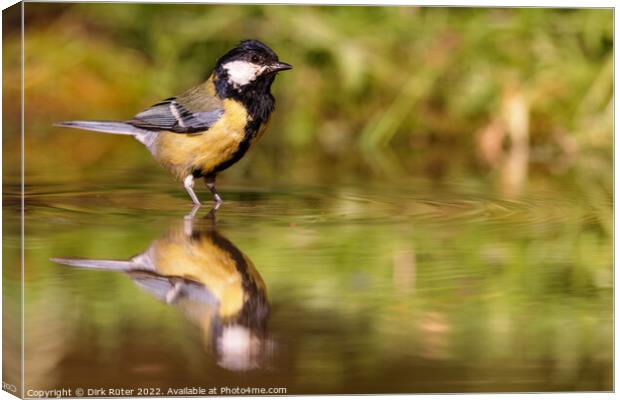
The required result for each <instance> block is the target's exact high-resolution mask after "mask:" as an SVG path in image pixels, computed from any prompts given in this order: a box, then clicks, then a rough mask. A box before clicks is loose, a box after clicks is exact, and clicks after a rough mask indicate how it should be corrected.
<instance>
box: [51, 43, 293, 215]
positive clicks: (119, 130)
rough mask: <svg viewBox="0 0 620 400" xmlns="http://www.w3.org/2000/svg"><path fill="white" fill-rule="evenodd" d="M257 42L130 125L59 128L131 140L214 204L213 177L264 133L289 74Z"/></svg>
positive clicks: (71, 124)
mask: <svg viewBox="0 0 620 400" xmlns="http://www.w3.org/2000/svg"><path fill="white" fill-rule="evenodd" d="M291 68H292V66H291V65H290V64H287V63H284V62H281V61H280V60H279V59H278V56H277V55H276V53H275V52H274V51H273V50H271V49H270V48H269V47H267V46H266V45H265V44H263V43H261V42H259V41H258V40H245V41H242V42H241V43H239V45H237V46H236V47H234V48H233V49H231V50H230V51H228V52H227V53H226V54H224V55H223V56H222V57H221V58H220V59H219V60H217V63H216V65H215V68H214V70H213V72H212V73H211V75H210V76H209V78H208V79H207V80H206V81H205V82H203V83H202V84H200V85H198V86H195V87H193V88H191V89H189V90H187V91H185V92H183V93H182V94H180V95H178V96H175V97H170V98H168V99H166V100H163V101H161V102H159V103H157V104H155V105H153V106H151V107H149V108H147V109H146V110H144V111H142V112H140V113H139V114H137V115H136V116H134V117H133V118H132V119H130V120H127V121H122V122H120V121H66V122H60V123H58V124H56V125H57V126H62V127H69V128H79V129H85V130H90V131H97V132H104V133H113V134H120V135H131V136H133V137H135V138H136V139H137V140H138V141H139V142H141V143H142V144H144V145H145V146H146V147H147V149H148V150H149V151H150V152H151V154H152V156H153V157H154V158H155V159H156V160H157V161H158V162H159V163H160V164H161V165H163V166H164V167H165V168H167V169H168V170H170V171H171V172H172V174H174V176H175V177H176V178H177V179H180V180H182V181H183V184H184V186H185V190H187V192H188V193H189V195H190V197H191V199H192V201H193V202H194V204H196V205H199V204H200V201H199V200H198V197H197V196H196V194H195V193H194V180H195V179H196V178H201V177H202V178H204V179H205V183H206V185H207V188H208V189H209V190H210V191H211V194H212V195H213V198H214V200H215V203H216V204H220V203H221V202H222V198H221V197H220V195H219V194H218V192H217V190H216V188H215V176H216V175H217V173H218V172H220V171H223V170H225V169H226V168H228V167H230V166H231V165H233V164H234V163H236V162H237V161H239V160H240V159H241V158H242V157H243V156H244V155H245V154H246V152H247V151H248V150H249V149H250V148H252V147H253V146H254V144H256V142H257V141H258V140H259V139H260V138H261V137H262V135H263V134H264V133H265V130H266V128H267V125H268V123H269V118H270V116H271V113H272V112H273V110H274V106H275V99H274V97H273V95H272V94H271V84H272V83H273V80H274V79H275V76H276V74H277V73H278V72H279V71H284V70H288V69H291Z"/></svg>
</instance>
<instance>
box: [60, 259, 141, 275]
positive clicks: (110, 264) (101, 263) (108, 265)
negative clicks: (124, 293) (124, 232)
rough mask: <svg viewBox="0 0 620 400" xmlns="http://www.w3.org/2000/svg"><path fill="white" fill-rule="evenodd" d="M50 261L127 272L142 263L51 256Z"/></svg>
mask: <svg viewBox="0 0 620 400" xmlns="http://www.w3.org/2000/svg"><path fill="white" fill-rule="evenodd" d="M50 261H52V262H55V263H58V264H64V265H69V266H71V267H80V268H90V269H104V270H108V271H120V272H127V271H132V270H135V269H139V268H140V265H138V264H136V263H135V262H133V261H122V260H91V259H85V258H56V257H54V258H50Z"/></svg>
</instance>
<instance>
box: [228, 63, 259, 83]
mask: <svg viewBox="0 0 620 400" xmlns="http://www.w3.org/2000/svg"><path fill="white" fill-rule="evenodd" d="M223 68H224V69H225V70H226V71H227V72H228V81H229V82H230V83H232V84H233V85H234V86H235V87H239V86H243V85H247V84H248V83H250V82H252V81H253V80H254V79H256V78H257V77H258V76H259V75H260V74H261V73H262V72H263V70H264V68H265V67H261V66H260V65H256V64H252V63H250V62H247V61H231V62H229V63H226V64H224V66H223Z"/></svg>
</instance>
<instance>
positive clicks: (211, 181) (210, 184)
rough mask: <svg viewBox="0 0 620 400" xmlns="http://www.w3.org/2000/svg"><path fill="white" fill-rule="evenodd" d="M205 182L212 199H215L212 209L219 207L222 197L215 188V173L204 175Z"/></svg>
mask: <svg viewBox="0 0 620 400" xmlns="http://www.w3.org/2000/svg"><path fill="white" fill-rule="evenodd" d="M205 184H206V185H207V189H209V191H210V192H211V194H212V195H213V200H215V207H214V209H215V210H217V209H218V208H219V207H220V204H222V198H221V197H220V194H219V193H218V192H217V190H216V189H215V175H206V176H205Z"/></svg>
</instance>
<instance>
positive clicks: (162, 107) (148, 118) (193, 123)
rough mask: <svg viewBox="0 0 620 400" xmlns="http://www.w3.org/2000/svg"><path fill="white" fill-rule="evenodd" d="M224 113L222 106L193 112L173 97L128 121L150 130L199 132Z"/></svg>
mask: <svg viewBox="0 0 620 400" xmlns="http://www.w3.org/2000/svg"><path fill="white" fill-rule="evenodd" d="M223 114H224V109H223V108H220V107H212V108H211V109H209V110H206V111H197V112H192V111H190V110H188V109H187V108H186V107H185V106H183V105H182V104H181V103H179V102H177V101H176V98H175V97H171V98H169V99H166V100H164V101H162V102H159V103H157V104H155V105H154V106H152V107H150V108H147V109H146V110H144V111H142V112H141V113H139V114H137V115H136V116H135V117H133V119H131V120H129V121H127V123H128V124H131V125H133V126H135V127H138V128H142V129H148V130H158V131H171V132H176V133H197V132H203V131H206V130H208V129H209V128H211V127H212V126H213V125H215V123H216V122H217V121H218V120H219V119H220V118H221V117H222V115H223Z"/></svg>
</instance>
